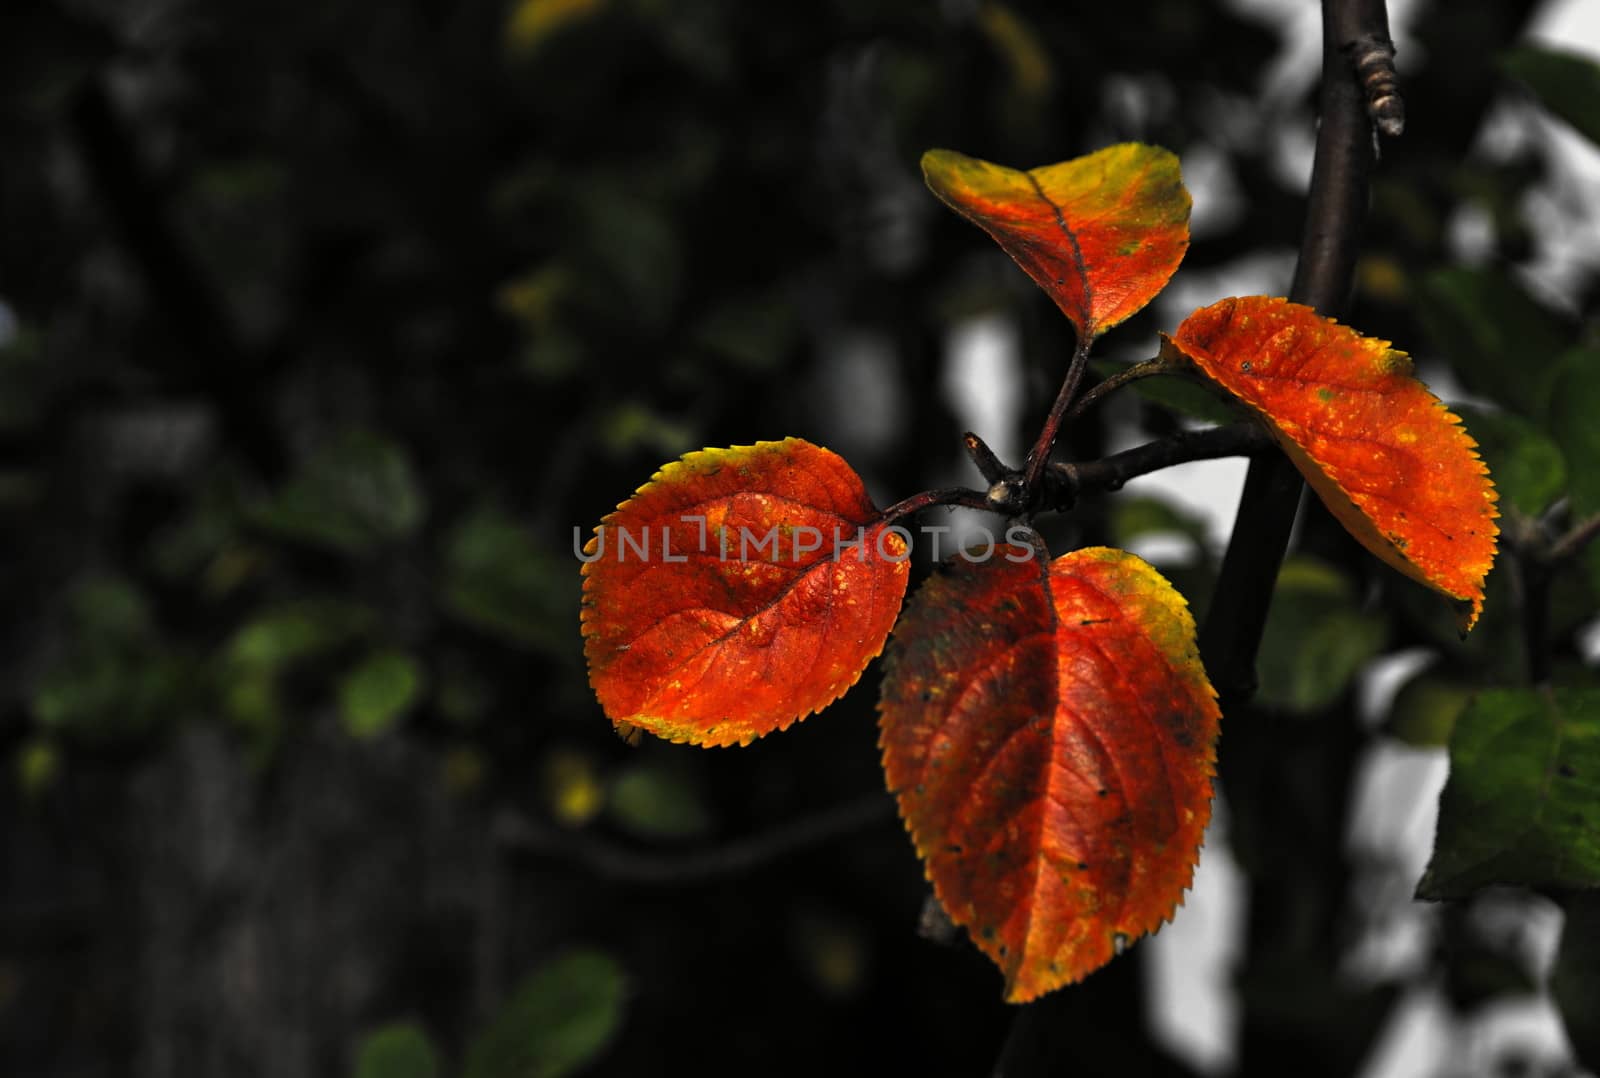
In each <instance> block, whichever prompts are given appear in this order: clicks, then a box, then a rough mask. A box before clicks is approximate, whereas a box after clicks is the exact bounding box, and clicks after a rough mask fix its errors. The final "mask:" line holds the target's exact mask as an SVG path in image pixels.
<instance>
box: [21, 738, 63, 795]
mask: <svg viewBox="0 0 1600 1078" xmlns="http://www.w3.org/2000/svg"><path fill="white" fill-rule="evenodd" d="M15 765H16V769H17V786H18V787H19V788H20V789H21V791H22V796H23V797H24V798H27V799H29V800H33V799H35V798H38V797H40V796H42V795H43V794H44V793H45V792H46V791H48V790H49V789H50V787H52V786H54V785H55V782H56V779H57V778H58V777H60V774H61V750H60V749H58V748H56V745H55V742H53V741H50V740H49V739H47V738H42V737H36V738H32V739H31V740H29V741H27V742H25V743H24V744H23V745H22V747H21V748H19V749H18V750H17V755H16V760H15Z"/></svg>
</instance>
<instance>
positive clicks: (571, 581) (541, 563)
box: [444, 509, 579, 661]
mask: <svg viewBox="0 0 1600 1078" xmlns="http://www.w3.org/2000/svg"><path fill="white" fill-rule="evenodd" d="M578 581H579V577H578V574H577V573H575V572H573V565H572V563H571V562H562V561H560V560H558V559H557V558H555V557H554V556H552V555H551V554H549V553H548V552H546V551H545V550H544V549H542V548H540V547H539V546H537V545H535V544H534V542H533V540H532V539H531V538H530V537H529V536H528V534H527V532H526V531H525V530H524V529H523V528H521V527H520V526H519V525H517V524H516V523H515V522H514V521H512V520H511V519H510V518H509V517H507V516H505V515H504V514H503V513H501V512H499V511H498V510H494V509H480V510H478V511H476V512H474V513H473V514H472V515H470V516H469V517H467V518H466V519H465V520H463V521H462V522H461V523H460V524H459V525H458V526H457V527H456V528H455V530H454V531H453V532H452V533H451V535H450V538H449V540H448V542H447V543H446V547H445V583H444V589H445V594H444V601H445V605H446V607H448V608H449V610H450V612H451V613H452V614H454V615H455V616H456V617H458V618H461V619H462V620H463V621H466V622H469V623H470V624H472V625H475V626H477V627H478V628H480V629H483V630H485V631H487V632H490V633H493V634H494V635H496V636H501V637H505V638H507V639H508V640H510V641H511V642H513V643H516V644H520V645H522V646H524V647H527V648H531V649H533V650H536V651H541V652H545V653H547V654H551V655H557V656H563V657H570V658H572V659H573V660H574V661H576V659H577V656H578V654H579V650H578V649H579V644H578V641H579V637H578V635H577V634H576V633H574V632H573V631H572V616H573V614H572V612H573V611H574V610H576V609H577V608H578V599H579V583H578Z"/></svg>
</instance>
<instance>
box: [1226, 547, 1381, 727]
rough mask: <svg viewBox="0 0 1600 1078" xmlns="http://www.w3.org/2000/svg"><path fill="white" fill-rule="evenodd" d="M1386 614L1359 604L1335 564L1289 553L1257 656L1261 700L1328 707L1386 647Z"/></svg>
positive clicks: (1294, 707)
mask: <svg viewBox="0 0 1600 1078" xmlns="http://www.w3.org/2000/svg"><path fill="white" fill-rule="evenodd" d="M1386 635H1387V632H1386V627H1385V624H1384V620H1383V619H1382V618H1380V617H1377V616H1375V615H1373V614H1369V613H1366V612H1364V611H1362V610H1361V608H1360V607H1359V606H1358V605H1357V603H1356V599H1355V595H1354V592H1353V590H1352V588H1351V586H1350V583H1349V581H1347V580H1346V579H1345V578H1344V577H1343V576H1341V575H1339V573H1338V572H1337V571H1336V570H1334V569H1333V568H1332V567H1330V566H1328V565H1325V564H1323V563H1322V562H1318V561H1315V560H1312V559H1310V558H1290V559H1289V560H1288V561H1286V562H1285V563H1284V566H1283V570H1282V572H1280V573H1279V574H1278V587H1277V590H1276V591H1275V592H1274V593H1273V596H1272V607H1271V609H1270V610H1269V611H1268V614H1267V628H1266V634H1265V636H1264V637H1263V638H1262V642H1261V652H1260V656H1259V658H1258V660H1257V665H1258V669H1259V672H1260V676H1261V689H1260V696H1261V700H1262V701H1263V702H1264V703H1266V704H1268V705H1270V706H1272V707H1278V708H1283V709H1284V710H1287V711H1297V712H1310V711H1316V710H1319V709H1320V708H1324V707H1327V706H1328V705H1329V704H1331V703H1333V702H1334V701H1335V700H1337V699H1338V698H1339V696H1340V694H1341V693H1343V692H1344V691H1345V689H1346V688H1347V687H1348V686H1349V684H1350V681H1351V679H1352V678H1354V677H1355V675H1356V672H1357V671H1359V670H1360V669H1361V667H1362V666H1363V665H1364V664H1365V663H1366V662H1367V660H1369V659H1371V658H1372V657H1373V656H1375V655H1377V653H1378V652H1379V651H1380V650H1382V648H1383V644H1384V640H1385V637H1386Z"/></svg>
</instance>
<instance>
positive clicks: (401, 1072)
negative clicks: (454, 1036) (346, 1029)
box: [355, 1022, 439, 1078]
mask: <svg viewBox="0 0 1600 1078" xmlns="http://www.w3.org/2000/svg"><path fill="white" fill-rule="evenodd" d="M438 1075H439V1053H438V1051H437V1050H436V1049H435V1048H434V1046H433V1041H432V1040H431V1039H430V1038H429V1037H428V1034H427V1033H426V1032H424V1031H423V1030H422V1029H421V1028H420V1027H418V1026H416V1025H414V1024H412V1023H410V1022H396V1023H394V1024H393V1025H389V1026H384V1027H383V1028H382V1029H379V1030H376V1031H374V1032H372V1033H369V1034H367V1036H366V1037H365V1038H364V1039H363V1040H362V1042H361V1048H360V1050H359V1051H358V1053H357V1055H356V1072H355V1078H438Z"/></svg>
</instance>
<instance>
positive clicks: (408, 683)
mask: <svg viewBox="0 0 1600 1078" xmlns="http://www.w3.org/2000/svg"><path fill="white" fill-rule="evenodd" d="M421 690H422V669H421V667H419V666H418V665H417V661H416V660H415V659H413V658H412V657H411V656H410V655H407V654H406V653H405V652H403V651H379V652H375V653H373V654H372V655H369V656H367V657H366V659H364V660H363V661H362V662H361V665H359V666H357V667H356V668H355V669H354V670H351V671H350V672H349V673H348V674H346V675H345V676H344V678H343V679H342V680H341V681H340V682H339V718H340V720H341V721H342V722H343V723H344V728H345V730H346V732H348V733H349V734H350V736H352V737H361V738H366V737H376V736H377V735H379V734H381V733H383V732H384V731H386V730H388V729H389V728H390V727H392V726H394V724H395V723H396V722H398V721H400V719H401V717H402V716H404V715H405V713H406V712H407V711H409V710H410V709H411V707H412V705H413V704H415V703H416V699H417V694H418V693H419V692H420V691H421Z"/></svg>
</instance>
